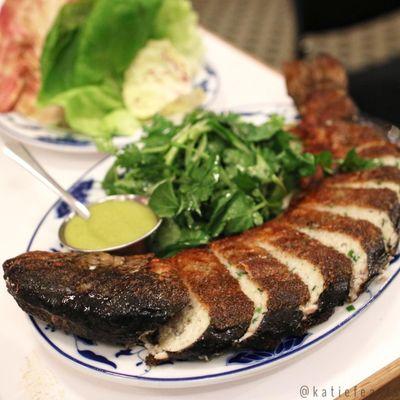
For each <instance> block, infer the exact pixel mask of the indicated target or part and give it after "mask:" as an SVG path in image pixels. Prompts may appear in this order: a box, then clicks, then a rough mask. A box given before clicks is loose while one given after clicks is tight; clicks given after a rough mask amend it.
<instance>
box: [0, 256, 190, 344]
mask: <svg viewBox="0 0 400 400" xmlns="http://www.w3.org/2000/svg"><path fill="white" fill-rule="evenodd" d="M151 258H152V256H151V255H145V256H132V257H116V256H111V255H109V254H106V253H92V254H86V255H84V254H78V253H49V252H40V251H35V252H30V253H26V254H23V255H21V256H18V257H16V258H13V259H11V260H8V261H6V262H5V263H4V278H5V280H6V283H7V288H8V291H9V292H10V293H11V294H12V295H13V296H14V298H15V299H16V301H17V302H18V304H19V306H20V307H21V308H22V309H23V310H24V311H26V312H28V313H29V314H31V315H33V316H35V317H38V318H39V319H41V320H43V321H45V322H48V323H51V324H52V325H54V326H55V327H57V328H60V329H62V330H64V331H66V332H72V333H74V334H77V335H80V336H84V337H88V338H91V339H94V340H100V341H104V342H108V343H115V344H123V345H133V344H136V343H138V342H139V336H140V335H142V334H143V333H144V332H148V331H152V330H154V329H157V328H158V327H159V326H160V325H162V324H164V323H166V322H167V321H168V320H169V319H170V318H171V317H173V316H174V315H175V314H176V313H178V312H180V311H181V310H182V309H183V308H184V307H185V306H186V305H187V303H188V302H189V297H188V294H187V291H186V289H185V287H184V286H183V285H182V283H181V281H180V279H178V278H177V276H176V275H175V274H174V271H172V270H167V269H163V268H158V267H157V266H154V265H152V263H151V262H150V261H151Z"/></svg>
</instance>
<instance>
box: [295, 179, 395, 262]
mask: <svg viewBox="0 0 400 400" xmlns="http://www.w3.org/2000/svg"><path fill="white" fill-rule="evenodd" d="M302 205H303V206H304V207H308V208H310V207H311V208H313V209H315V210H319V211H328V212H331V213H334V214H339V215H342V216H345V217H350V218H354V219H361V220H366V221H369V222H371V223H372V224H374V225H375V226H377V227H378V228H379V229H381V231H382V235H383V239H384V242H385V245H386V247H387V249H388V251H389V252H390V253H391V254H392V253H393V252H394V251H395V250H396V247H397V244H398V240H399V236H398V228H399V220H400V204H399V201H398V197H397V194H396V193H395V192H393V191H392V190H390V189H363V188H359V189H353V188H347V187H335V186H332V185H330V183H324V184H323V185H322V187H321V188H320V189H318V190H316V191H315V192H313V193H310V194H309V195H308V196H306V198H305V199H304V200H303V202H302Z"/></svg>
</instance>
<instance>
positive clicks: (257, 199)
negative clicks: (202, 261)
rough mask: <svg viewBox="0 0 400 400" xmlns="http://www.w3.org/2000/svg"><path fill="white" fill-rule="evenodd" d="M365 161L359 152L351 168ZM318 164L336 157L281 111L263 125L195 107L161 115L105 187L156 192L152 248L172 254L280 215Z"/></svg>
mask: <svg viewBox="0 0 400 400" xmlns="http://www.w3.org/2000/svg"><path fill="white" fill-rule="evenodd" d="M357 161H358V162H357ZM359 164H360V160H358V159H357V155H356V154H354V153H352V154H351V155H350V158H349V159H348V160H347V162H346V165H345V167H346V166H347V169H352V168H353V167H354V166H355V168H361V167H360V165H359ZM318 165H320V166H322V168H323V169H324V170H325V171H329V170H330V168H331V167H332V156H331V154H330V153H329V152H323V153H320V154H318V155H313V154H310V153H305V152H303V151H302V146H301V143H300V141H299V140H298V139H297V138H296V137H295V136H294V135H292V134H291V133H289V132H288V131H287V129H285V123H284V119H283V118H282V117H280V116H277V115H273V116H271V117H270V118H269V119H268V120H267V121H266V122H264V123H263V124H261V125H258V126H257V125H254V124H253V123H249V122H246V121H244V120H243V119H242V118H241V117H240V115H238V114H234V113H228V114H216V113H213V112H210V111H204V110H196V111H194V112H192V113H191V114H189V115H187V116H186V118H185V119H184V120H183V122H182V123H180V124H174V123H173V122H171V121H169V120H168V119H165V118H163V117H161V116H156V117H155V118H154V120H153V122H152V124H151V125H150V126H148V127H147V128H145V135H144V137H143V139H142V140H141V142H140V143H138V144H130V145H129V146H127V147H125V148H124V149H123V150H121V151H120V152H119V153H118V154H117V157H116V161H115V163H114V165H113V166H112V167H111V169H110V170H109V171H108V173H107V175H106V177H105V179H104V181H103V187H104V189H105V190H106V192H107V193H108V194H120V193H136V194H142V195H146V196H149V197H150V206H151V208H152V209H153V210H154V211H155V212H156V213H157V215H158V216H159V217H161V218H163V223H162V225H161V227H160V228H159V230H158V231H157V232H156V233H155V235H154V236H153V237H152V240H151V243H150V247H151V250H152V251H154V252H155V253H156V254H158V255H160V256H166V255H171V254H173V253H175V252H176V251H178V250H181V249H183V248H187V247H193V246H198V245H202V244H206V243H208V242H209V241H210V240H211V239H213V238H216V237H219V236H225V235H231V234H235V233H240V232H243V231H244V230H246V229H249V228H251V227H254V226H257V225H260V224H262V223H263V222H264V221H266V220H269V219H271V218H273V217H275V216H276V215H277V214H279V213H280V212H281V211H282V210H283V209H284V208H285V206H287V204H288V201H289V198H290V196H291V195H292V194H293V192H294V191H295V190H296V188H298V187H299V183H300V178H302V177H306V176H311V175H313V174H314V173H315V171H316V168H317V166H318ZM363 167H366V165H364V166H363Z"/></svg>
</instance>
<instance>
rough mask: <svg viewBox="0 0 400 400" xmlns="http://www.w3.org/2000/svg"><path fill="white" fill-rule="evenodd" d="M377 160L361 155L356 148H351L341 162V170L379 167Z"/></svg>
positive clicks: (349, 170)
mask: <svg viewBox="0 0 400 400" xmlns="http://www.w3.org/2000/svg"><path fill="white" fill-rule="evenodd" d="M377 165H378V163H377V161H376V160H374V159H371V158H363V157H361V156H359V155H358V154H357V152H356V150H355V149H351V150H350V151H349V152H348V153H347V154H346V157H345V158H344V159H343V160H342V161H341V162H340V163H339V171H341V172H353V171H360V170H363V169H371V168H375V167H377Z"/></svg>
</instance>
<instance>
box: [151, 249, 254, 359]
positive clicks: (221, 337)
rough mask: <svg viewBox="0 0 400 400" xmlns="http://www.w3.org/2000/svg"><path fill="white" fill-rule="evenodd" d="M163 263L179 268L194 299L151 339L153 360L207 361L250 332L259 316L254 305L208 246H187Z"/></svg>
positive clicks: (181, 276) (161, 261)
mask: <svg viewBox="0 0 400 400" xmlns="http://www.w3.org/2000/svg"><path fill="white" fill-rule="evenodd" d="M157 263H159V264H161V265H165V264H168V265H171V264H172V265H174V267H176V270H177V272H178V274H179V277H180V279H181V280H182V281H183V282H184V284H185V285H186V287H187V289H188V291H189V293H190V297H191V302H190V304H189V305H188V306H187V307H186V308H185V309H184V310H183V311H182V312H181V313H180V314H178V315H177V316H176V317H175V318H173V319H172V320H171V321H170V322H169V323H167V324H165V325H163V326H162V327H161V328H160V329H159V331H158V332H157V334H155V335H153V336H148V337H147V338H146V347H147V348H148V349H149V352H150V356H149V357H148V360H147V362H148V363H149V364H157V363H162V362H165V361H167V360H188V359H195V358H203V359H207V358H208V357H210V356H212V355H215V354H218V353H220V352H222V351H223V350H226V349H227V348H230V347H231V346H232V344H233V343H234V342H235V341H237V340H238V339H240V338H241V337H242V336H243V335H244V334H245V332H246V330H247V328H248V326H249V325H250V323H251V319H252V317H253V308H254V306H253V303H252V302H251V301H250V300H249V299H248V298H247V296H246V295H245V294H244V293H243V292H242V290H241V288H240V286H239V284H238V282H237V280H236V279H234V278H233V277H232V276H231V275H230V273H229V272H228V271H227V270H226V268H225V267H224V266H223V265H222V264H221V263H220V262H219V261H218V259H217V258H216V257H215V256H214V255H213V254H212V253H211V252H210V251H209V250H208V249H207V248H205V249H191V250H185V251H183V252H181V253H179V254H178V255H176V256H174V257H172V258H169V259H165V260H157Z"/></svg>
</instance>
